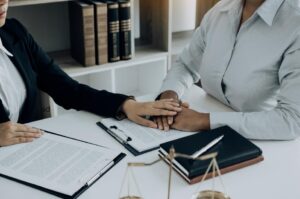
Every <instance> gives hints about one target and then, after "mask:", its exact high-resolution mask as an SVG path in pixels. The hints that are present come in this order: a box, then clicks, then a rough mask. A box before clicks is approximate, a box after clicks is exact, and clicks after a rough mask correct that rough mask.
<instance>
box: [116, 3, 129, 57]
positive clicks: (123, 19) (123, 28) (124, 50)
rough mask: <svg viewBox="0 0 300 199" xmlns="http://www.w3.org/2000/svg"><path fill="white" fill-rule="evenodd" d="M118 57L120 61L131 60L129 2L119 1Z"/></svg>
mask: <svg viewBox="0 0 300 199" xmlns="http://www.w3.org/2000/svg"><path fill="white" fill-rule="evenodd" d="M118 2H119V19H120V56H121V60H128V59H131V57H132V55H131V12H130V9H131V2H130V0H119V1H118Z"/></svg>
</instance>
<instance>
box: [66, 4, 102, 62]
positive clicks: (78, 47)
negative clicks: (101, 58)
mask: <svg viewBox="0 0 300 199" xmlns="http://www.w3.org/2000/svg"><path fill="white" fill-rule="evenodd" d="M69 21H70V42H71V56H72V57H73V58H74V59H75V60H76V61H78V62H79V63H80V64H82V65H84V66H92V65H95V64H96V47H95V29H94V8H93V5H90V4H87V3H85V2H82V1H70V2H69Z"/></svg>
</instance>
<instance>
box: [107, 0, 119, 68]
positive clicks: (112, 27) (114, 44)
mask: <svg viewBox="0 0 300 199" xmlns="http://www.w3.org/2000/svg"><path fill="white" fill-rule="evenodd" d="M106 3H107V26H108V61H109V62H116V61H119V60H120V26H119V4H118V2H115V1H106Z"/></svg>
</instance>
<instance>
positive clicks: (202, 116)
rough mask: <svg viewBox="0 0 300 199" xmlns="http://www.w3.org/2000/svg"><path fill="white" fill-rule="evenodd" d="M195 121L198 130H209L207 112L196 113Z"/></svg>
mask: <svg viewBox="0 0 300 199" xmlns="http://www.w3.org/2000/svg"><path fill="white" fill-rule="evenodd" d="M196 121H197V128H198V130H210V120H209V113H198V119H197V120H196Z"/></svg>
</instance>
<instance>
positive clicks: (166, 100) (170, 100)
mask: <svg viewBox="0 0 300 199" xmlns="http://www.w3.org/2000/svg"><path fill="white" fill-rule="evenodd" d="M174 101H176V100H175V99H173V98H169V99H160V100H158V101H157V102H174Z"/></svg>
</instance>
